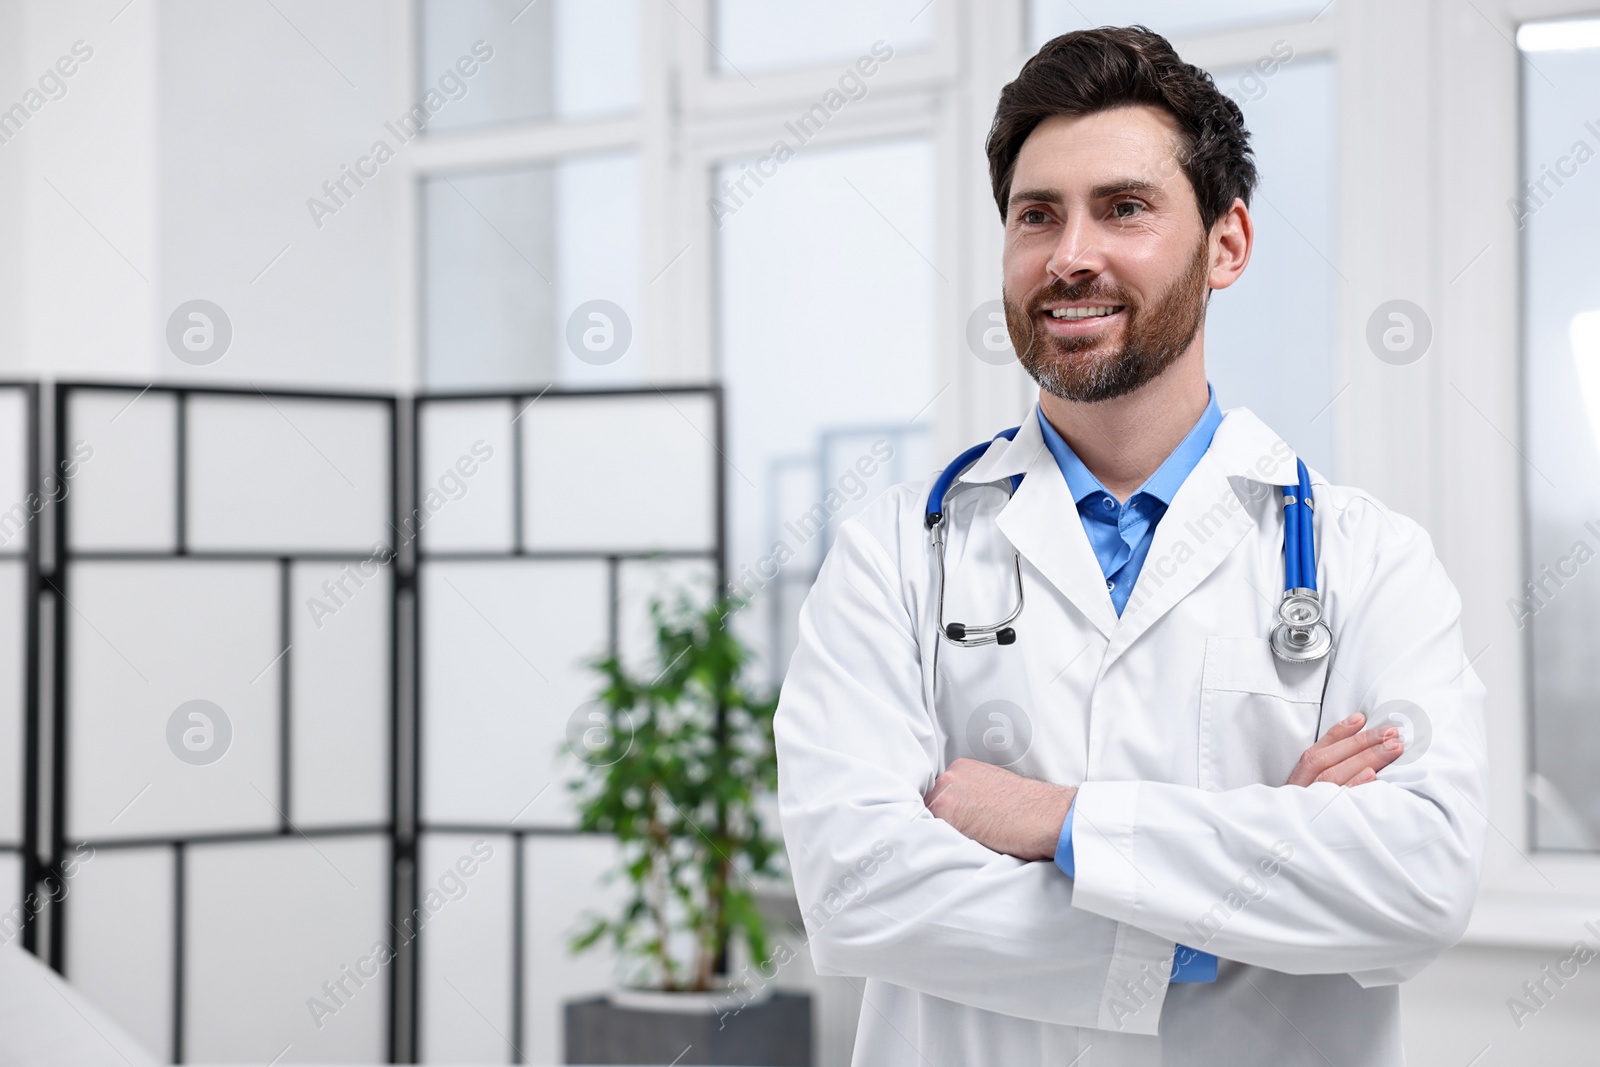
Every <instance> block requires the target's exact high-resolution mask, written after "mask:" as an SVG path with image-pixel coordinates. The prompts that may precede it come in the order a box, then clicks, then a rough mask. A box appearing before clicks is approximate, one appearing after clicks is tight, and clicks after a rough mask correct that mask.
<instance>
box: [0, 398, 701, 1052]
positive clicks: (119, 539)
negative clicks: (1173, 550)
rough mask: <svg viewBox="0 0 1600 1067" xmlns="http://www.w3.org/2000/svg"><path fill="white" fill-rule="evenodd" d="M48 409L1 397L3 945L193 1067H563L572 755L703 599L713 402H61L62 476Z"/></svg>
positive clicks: (585, 853) (604, 862)
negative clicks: (609, 698) (660, 633)
mask: <svg viewBox="0 0 1600 1067" xmlns="http://www.w3.org/2000/svg"><path fill="white" fill-rule="evenodd" d="M39 396H40V392H39V389H38V388H37V387H35V386H33V385H30V384H26V383H23V384H16V385H5V384H0V494H5V495H4V497H3V498H0V508H4V507H6V506H7V502H8V501H10V500H12V499H16V500H20V501H23V503H24V511H26V512H27V516H26V518H25V519H19V520H18V521H17V522H15V523H13V524H12V525H14V526H16V532H15V534H14V536H11V537H7V536H6V534H7V530H8V529H9V527H8V525H7V521H6V517H5V516H6V515H7V514H10V513H0V678H11V679H14V680H15V682H16V684H13V685H11V686H9V687H8V688H5V689H4V691H3V692H0V768H3V769H4V773H6V774H7V775H9V774H11V773H12V772H13V771H14V772H15V773H16V775H17V777H16V779H15V780H16V781H17V782H18V783H19V788H18V789H16V790H13V791H11V793H10V794H8V795H5V796H0V879H3V881H0V886H4V887H6V892H5V894H4V896H3V897H0V902H4V898H8V897H9V896H10V895H11V889H10V887H20V894H19V903H18V906H17V907H14V908H12V909H11V910H10V911H9V912H8V913H7V914H8V915H10V916H12V917H14V918H15V920H16V921H15V927H16V931H15V932H16V936H19V937H20V938H21V939H22V940H23V942H24V944H25V945H26V946H27V947H29V948H32V949H34V950H35V951H38V952H39V953H40V954H41V955H44V956H46V957H47V958H48V959H49V960H50V961H51V963H52V964H53V965H54V966H56V967H57V969H59V970H61V971H63V972H64V973H65V974H66V975H67V977H68V978H69V979H70V980H72V981H73V982H74V983H75V984H77V985H79V986H80V987H81V988H83V990H84V991H85V992H86V993H87V994H88V995H89V996H90V998H91V999H92V1000H94V1001H95V1002H96V1003H98V1004H99V1005H100V1006H101V1007H102V1008H104V1009H105V1010H106V1011H107V1012H108V1014H110V1015H112V1016H113V1017H114V1018H116V1019H117V1020H118V1021H119V1022H120V1023H121V1024H122V1025H124V1026H125V1027H126V1028H127V1029H128V1030H129V1031H131V1032H132V1033H133V1034H134V1035H135V1036H137V1037H139V1038H141V1039H142V1040H143V1041H144V1042H145V1043H146V1044H147V1045H149V1046H150V1047H151V1049H152V1051H154V1052H155V1053H156V1054H157V1055H164V1056H167V1057H169V1058H171V1059H173V1060H175V1061H178V1062H182V1061H185V1060H217V1061H222V1060H250V1059H256V1060H258V1061H259V1062H263V1063H265V1062H269V1061H272V1060H274V1059H275V1058H280V1059H289V1060H300V1059H305V1058H312V1059H316V1060H322V1061H339V1060H349V1061H367V1062H371V1061H374V1060H382V1059H387V1060H395V1061H407V1060H411V1059H416V1060H419V1061H422V1062H427V1061H430V1060H447V1059H448V1060H460V1059H462V1058H469V1059H476V1060H479V1061H483V1062H490V1061H495V1060H501V1061H505V1062H528V1061H532V1062H538V1061H541V1060H543V1061H554V1060H556V1059H558V1058H559V1048H558V1047H557V1042H558V1040H559V1024H558V1017H559V1010H560V1003H561V1001H562V1000H563V999H564V998H565V997H567V996H569V995H571V994H572V993H573V992H575V991H583V990H587V989H591V988H596V989H597V988H602V987H603V986H604V985H605V984H606V983H607V981H608V978H609V969H608V965H607V962H606V960H605V959H604V958H603V957H598V956H597V957H594V958H582V959H578V960H573V959H572V958H571V957H570V956H569V953H568V951H567V948H566V939H567V937H568V934H569V932H570V930H571V928H572V925H573V922H574V920H575V918H576V917H577V916H578V915H579V914H580V913H581V912H582V911H583V909H584V908H586V907H590V906H593V905H595V904H596V903H597V902H598V897H597V893H598V892H600V891H598V890H597V889H596V886H597V884H598V882H597V878H598V875H599V873H600V871H601V870H602V869H603V868H605V867H606V866H608V865H609V864H610V862H611V860H612V858H613V856H614V851H613V848H612V846H611V844H610V842H609V840H608V839H605V838H601V837H597V836H595V835H586V834H581V833H579V832H577V830H576V819H575V815H574V810H573V807H572V804H571V802H570V800H569V799H568V790H567V788H566V782H567V781H569V780H570V779H572V778H573V777H574V774H575V771H576V770H577V769H578V764H577V763H576V759H575V757H573V756H572V755H571V754H570V752H568V751H567V750H566V748H565V746H564V739H565V738H566V736H567V729H568V724H569V722H570V721H573V720H574V717H575V716H578V717H581V715H582V714H583V710H584V707H585V705H586V703H587V702H588V701H589V700H590V699H591V698H592V697H593V696H594V695H595V689H596V684H595V675H594V674H593V672H592V671H591V670H590V668H589V667H588V663H589V662H590V661H592V660H593V659H594V658H596V657H598V656H600V655H604V654H606V653H608V652H610V651H617V652H619V653H621V654H622V655H624V656H625V657H628V658H631V659H635V660H637V661H640V662H642V661H643V660H644V658H645V657H647V656H648V654H649V638H650V632H649V628H648V619H647V615H646V613H645V611H644V605H645V604H646V603H648V601H649V599H650V597H651V596H652V595H656V594H658V593H666V594H672V593H675V592H676V591H680V590H685V589H687V590H691V591H693V594H694V595H695V596H697V597H702V596H709V595H711V594H712V592H713V591H714V590H715V589H717V588H721V586H722V584H723V582H724V578H725V574H724V570H725V564H724V547H723V546H724V535H723V530H724V526H725V517H724V511H725V507H724V499H725V493H724V484H723V475H722V461H721V458H720V457H721V453H722V417H723V416H722V397H721V394H720V391H719V390H718V389H717V388H715V387H704V388H701V387H682V388H663V389H640V390H629V391H604V392H601V391H572V390H566V391H564V390H557V389H547V390H544V391H542V392H534V391H530V392H527V393H503V394H492V395H484V394H474V395H428V396H421V397H416V398H397V397H394V396H387V395H373V394H341V393H311V392H291V391H283V390H258V389H221V388H199V387H185V386H169V385H151V386H138V385H136V386H124V385H114V384H107V383H63V384H59V385H57V386H55V387H54V390H53V397H52V402H51V403H49V404H47V405H45V407H46V408H47V409H48V414H49V416H50V426H49V428H48V434H47V437H48V441H49V444H50V447H49V448H42V447H41V446H42V443H43V442H44V441H45V440H46V435H42V430H43V428H42V427H41V420H40V404H39ZM64 465H65V466H64ZM41 471H42V472H45V476H44V477H43V479H42V484H41ZM51 474H56V475H59V479H58V480H57V481H55V482H52V479H51V478H50V477H49V475H51ZM69 475H70V476H69ZM52 484H53V485H55V487H56V489H55V490H52V489H51V486H52ZM52 492H54V494H55V495H53V496H52V495H51V494H52ZM41 494H42V496H43V497H45V498H49V503H48V506H44V507H42V508H41V509H39V512H38V516H37V518H35V517H34V513H33V511H32V510H31V509H30V508H29V507H28V504H27V502H28V501H30V500H35V499H41ZM14 510H15V509H13V511H14ZM41 531H44V534H45V535H47V537H46V536H41ZM29 590H33V591H34V593H33V595H30V594H29ZM8 668H9V669H8ZM45 901H48V903H43V902H45ZM41 905H42V906H41ZM7 936H10V935H9V933H8V934H7Z"/></svg>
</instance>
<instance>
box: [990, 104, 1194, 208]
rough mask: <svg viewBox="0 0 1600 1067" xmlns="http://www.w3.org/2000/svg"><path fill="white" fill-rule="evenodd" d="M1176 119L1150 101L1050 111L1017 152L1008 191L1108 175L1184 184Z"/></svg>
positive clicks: (1072, 184) (1063, 186) (1096, 180)
mask: <svg viewBox="0 0 1600 1067" xmlns="http://www.w3.org/2000/svg"><path fill="white" fill-rule="evenodd" d="M1182 143H1183V139H1182V136H1181V133H1180V131H1179V129H1178V123H1177V120H1176V119H1174V118H1173V117H1172V116H1171V115H1170V114H1168V113H1167V112H1165V111H1163V110H1161V109H1159V108H1155V107H1151V106H1150V105H1148V104H1133V105H1129V106H1126V107H1118V108H1112V109H1110V110H1108V111H1096V112H1094V113H1092V114H1089V115H1052V116H1051V117H1050V118H1047V119H1045V120H1044V121H1043V122H1041V123H1039V125H1037V126H1035V127H1034V128H1033V132H1032V133H1030V134H1029V135H1028V139H1027V140H1026V141H1024V142H1023V143H1022V150H1021V151H1020V152H1018V153H1017V165H1016V169H1015V170H1014V171H1013V172H1012V181H1011V187H1012V189H1024V188H1026V189H1034V188H1039V187H1048V188H1056V189H1060V190H1062V191H1067V190H1070V189H1073V188H1077V187H1087V186H1093V185H1098V184H1101V183H1102V182H1104V181H1106V180H1107V179H1112V178H1135V179H1139V180H1141V181H1146V182H1150V183H1152V184H1155V185H1165V184H1166V183H1167V182H1168V181H1170V180H1172V179H1174V178H1175V179H1176V180H1177V181H1179V182H1181V183H1183V184H1185V185H1186V184H1187V183H1188V179H1187V178H1186V177H1185V176H1184V173H1183V167H1182V165H1181V154H1180V151H1179V150H1180V146H1181V145H1182Z"/></svg>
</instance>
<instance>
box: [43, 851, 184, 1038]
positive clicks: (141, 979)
mask: <svg viewBox="0 0 1600 1067" xmlns="http://www.w3.org/2000/svg"><path fill="white" fill-rule="evenodd" d="M80 855H85V856H87V857H88V858H87V860H86V862H82V863H81V864H80V865H79V867H78V869H77V873H76V875H75V876H74V877H73V878H72V879H71V880H70V881H69V882H68V883H67V884H68V887H69V888H68V896H67V901H68V903H67V909H68V916H69V918H68V924H69V925H68V931H69V935H68V937H67V978H68V979H69V980H70V981H71V982H72V984H73V985H74V986H76V987H77V988H78V990H79V991H81V992H82V993H83V995H84V996H85V997H87V998H88V999H89V1001H90V1002H91V1003H93V1004H95V1005H96V1006H97V1007H99V1008H100V1010H102V1011H104V1012H105V1013H106V1014H107V1015H109V1016H111V1018H113V1019H115V1020H116V1021H117V1023H119V1024H120V1025H121V1026H122V1027H123V1028H124V1029H126V1030H127V1031H128V1033H129V1034H131V1035H132V1036H133V1037H135V1038H136V1039H138V1041H139V1042H140V1043H141V1044H142V1045H144V1046H145V1048H147V1049H149V1050H150V1051H151V1052H152V1053H153V1054H155V1055H156V1056H158V1057H160V1058H161V1061H162V1062H163V1063H165V1062H167V1061H169V1060H170V1059H171V1058H172V946H173V937H172V919H173V895H172V887H173V860H172V849H170V848H138V849H109V848H102V849H99V850H97V851H94V852H92V853H90V852H88V851H87V850H85V851H83V852H80Z"/></svg>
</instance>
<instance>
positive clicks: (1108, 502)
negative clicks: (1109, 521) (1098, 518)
mask: <svg viewBox="0 0 1600 1067" xmlns="http://www.w3.org/2000/svg"><path fill="white" fill-rule="evenodd" d="M1105 505H1106V510H1107V511H1110V510H1111V509H1112V508H1114V507H1116V506H1117V505H1116V504H1115V503H1114V502H1113V501H1112V499H1111V498H1110V497H1106V498H1105Z"/></svg>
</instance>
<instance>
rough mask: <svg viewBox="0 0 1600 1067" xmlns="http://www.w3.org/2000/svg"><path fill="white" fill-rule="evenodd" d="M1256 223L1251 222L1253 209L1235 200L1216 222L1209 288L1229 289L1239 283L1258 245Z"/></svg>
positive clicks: (1212, 240)
mask: <svg viewBox="0 0 1600 1067" xmlns="http://www.w3.org/2000/svg"><path fill="white" fill-rule="evenodd" d="M1255 240H1256V229H1255V223H1254V222H1252V221H1251V220H1250V209H1249V208H1247V207H1245V206H1244V201H1243V200H1240V199H1239V198H1238V197H1234V200H1233V203H1232V204H1230V205H1228V210H1227V211H1224V212H1223V213H1222V214H1221V215H1220V216H1219V217H1218V218H1217V221H1216V222H1214V223H1212V224H1211V236H1210V238H1209V241H1210V245H1211V272H1210V273H1209V274H1208V275H1207V276H1206V284H1207V285H1208V286H1210V287H1211V288H1212V289H1226V288H1227V287H1228V286H1230V285H1232V284H1233V283H1234V282H1236V281H1238V280H1239V275H1241V274H1243V273H1244V268H1245V264H1247V263H1249V262H1250V249H1251V248H1252V247H1253V246H1254V245H1255Z"/></svg>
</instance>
